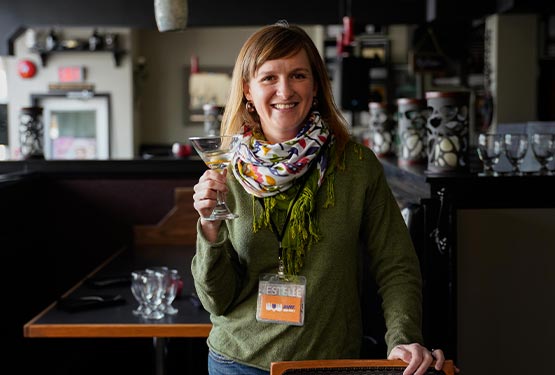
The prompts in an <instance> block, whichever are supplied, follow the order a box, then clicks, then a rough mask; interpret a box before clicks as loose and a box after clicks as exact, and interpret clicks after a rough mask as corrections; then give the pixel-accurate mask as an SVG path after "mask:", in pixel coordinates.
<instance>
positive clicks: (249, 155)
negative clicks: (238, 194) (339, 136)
mask: <svg viewBox="0 0 555 375" xmlns="http://www.w3.org/2000/svg"><path fill="white" fill-rule="evenodd" d="M329 136H330V133H329V129H328V127H327V126H325V125H324V124H323V123H322V120H321V117H320V114H319V113H318V112H312V113H311V114H310V116H309V118H308V122H307V124H306V125H305V126H304V127H303V128H302V129H301V131H300V132H299V133H298V134H297V136H296V137H295V138H293V139H291V140H288V141H286V142H281V143H275V144H270V143H268V142H267V141H266V140H264V136H263V135H262V134H261V132H260V131H258V130H253V129H250V128H247V129H246V130H245V133H244V134H243V141H242V143H241V145H240V146H239V151H238V152H237V153H236V154H235V157H234V160H233V161H232V163H231V164H232V165H233V166H234V168H233V173H234V174H235V177H236V178H237V180H239V182H240V183H241V185H242V186H243V188H244V189H245V190H246V191H247V192H248V193H250V194H252V195H254V196H255V197H259V198H264V197H270V196H273V195H276V194H279V193H282V192H284V191H286V190H287V189H289V188H290V187H291V186H292V185H293V184H294V183H295V181H296V180H298V179H299V178H300V177H302V176H303V175H304V174H305V173H306V172H307V171H308V170H309V166H310V165H311V162H312V161H315V162H316V163H317V164H316V169H317V170H318V175H319V178H318V186H320V185H321V184H322V181H323V179H324V174H325V172H326V168H327V158H326V157H325V156H326V155H325V153H324V152H320V151H321V150H322V146H323V145H324V143H326V140H327V139H328V137H329Z"/></svg>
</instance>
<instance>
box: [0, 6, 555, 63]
mask: <svg viewBox="0 0 555 375" xmlns="http://www.w3.org/2000/svg"><path fill="white" fill-rule="evenodd" d="M552 3H553V1H541V0H521V1H519V0H481V1H473V0H466V1H444V0H380V1H377V0H274V1H268V0H264V1H263V0H240V1H239V0H236V1H233V0H188V4H189V19H188V25H189V27H202V26H246V25H264V24H270V23H274V22H276V21H277V20H279V19H286V20H288V21H289V22H290V23H297V24H305V25H308V24H323V25H329V24H340V23H341V19H342V17H343V16H345V15H351V16H353V17H354V19H355V23H356V24H358V25H368V24H374V25H382V26H383V25H391V24H422V23H426V22H427V21H436V22H437V21H442V22H468V21H470V20H472V19H475V18H481V17H482V18H483V17H485V16H487V15H489V14H493V13H496V12H510V11H535V12H538V13H545V11H546V10H547V11H549V12H552V11H553V5H552ZM33 26H55V27H56V26H57V27H61V26H113V27H132V28H156V23H155V20H154V0H93V1H90V0H0V55H9V54H12V52H13V51H11V44H12V43H11V42H13V39H15V37H17V35H19V33H20V32H21V31H23V30H25V29H26V28H27V27H33Z"/></svg>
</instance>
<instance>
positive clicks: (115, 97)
mask: <svg viewBox="0 0 555 375" xmlns="http://www.w3.org/2000/svg"><path fill="white" fill-rule="evenodd" d="M39 30H40V29H39ZM47 30H48V29H46V31H47ZM56 30H57V31H58V30H59V29H56ZM92 30H93V29H92V28H66V29H63V34H62V35H63V37H62V39H64V38H65V39H73V38H82V39H86V38H88V37H89V36H90V35H91V34H92ZM99 32H100V33H101V34H103V33H105V32H114V33H116V34H118V38H120V41H119V42H120V46H121V47H122V48H124V49H127V50H132V49H133V45H132V41H131V37H130V34H131V31H130V29H123V28H100V29H99ZM21 59H29V60H31V61H33V62H34V63H35V64H36V66H37V74H36V75H35V77H33V78H30V79H23V78H21V77H20V76H19V75H18V74H17V63H18V61H20V60H21ZM4 62H5V63H6V71H7V78H8V89H9V117H8V123H9V125H8V137H9V144H10V148H11V152H12V155H13V154H17V148H18V147H19V134H18V123H19V121H18V115H19V110H20V109H21V108H22V107H26V106H29V105H30V104H31V103H30V94H31V93H47V92H48V84H49V83H54V82H58V76H57V74H58V70H57V69H58V67H60V66H85V67H86V81H87V82H89V83H92V84H94V85H95V91H97V92H107V93H110V94H111V105H112V113H111V136H112V140H111V155H112V158H115V159H122V158H123V159H125V158H131V157H133V155H134V149H135V145H134V144H133V134H134V128H133V126H134V125H133V64H132V58H131V57H130V55H129V54H128V55H126V56H124V57H123V58H122V60H121V65H120V66H119V67H116V66H115V64H114V59H113V57H112V55H111V54H110V53H108V52H102V53H89V52H75V53H53V54H51V55H49V57H48V60H47V65H46V66H45V67H43V66H41V62H40V58H39V56H38V55H37V54H35V53H32V52H30V51H29V50H28V49H27V47H26V46H25V35H22V36H20V37H19V38H18V39H17V40H16V42H15V56H13V57H6V58H5V59H4Z"/></svg>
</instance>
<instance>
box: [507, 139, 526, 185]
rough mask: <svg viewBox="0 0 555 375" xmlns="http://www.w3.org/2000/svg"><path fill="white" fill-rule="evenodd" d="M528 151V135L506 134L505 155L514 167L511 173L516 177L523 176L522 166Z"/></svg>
mask: <svg viewBox="0 0 555 375" xmlns="http://www.w3.org/2000/svg"><path fill="white" fill-rule="evenodd" d="M527 151H528V134H524V133H522V134H521V133H507V134H505V155H507V159H509V162H510V163H511V164H512V166H513V170H512V172H511V174H512V175H514V176H522V171H521V170H520V165H521V164H522V161H523V160H524V157H525V156H526V152H527Z"/></svg>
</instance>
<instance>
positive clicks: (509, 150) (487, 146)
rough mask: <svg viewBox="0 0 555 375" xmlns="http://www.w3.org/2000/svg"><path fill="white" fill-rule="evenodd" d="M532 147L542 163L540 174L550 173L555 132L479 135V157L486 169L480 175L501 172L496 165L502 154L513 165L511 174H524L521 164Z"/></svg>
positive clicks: (537, 158)
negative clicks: (549, 166) (495, 168)
mask: <svg viewBox="0 0 555 375" xmlns="http://www.w3.org/2000/svg"><path fill="white" fill-rule="evenodd" d="M529 148H531V149H532V152H533V154H534V157H535V159H536V160H537V161H538V163H539V164H540V170H539V171H538V174H540V175H550V174H552V172H551V171H550V170H549V168H548V164H549V162H550V161H551V160H553V155H554V154H555V134H551V133H534V134H532V135H528V134H525V133H507V134H500V133H481V134H479V135H478V148H477V151H478V157H479V158H480V160H481V161H482V163H483V165H484V171H483V172H482V173H480V175H485V176H495V175H498V174H499V172H496V171H495V170H494V166H495V165H496V164H497V163H498V162H499V158H500V157H501V155H502V154H505V156H506V157H507V160H509V162H510V163H511V165H512V171H511V172H510V174H511V175H516V176H519V175H522V171H521V169H520V165H521V164H522V161H523V160H524V157H525V156H526V153H527V152H528V149H529Z"/></svg>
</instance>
